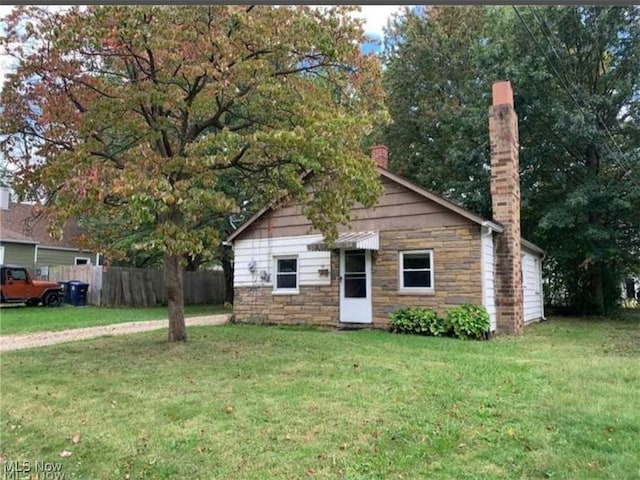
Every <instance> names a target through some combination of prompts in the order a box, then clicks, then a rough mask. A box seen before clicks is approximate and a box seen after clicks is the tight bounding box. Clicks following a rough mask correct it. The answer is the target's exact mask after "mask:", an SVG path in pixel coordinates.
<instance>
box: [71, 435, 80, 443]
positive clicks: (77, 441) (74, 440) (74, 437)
mask: <svg viewBox="0 0 640 480" xmlns="http://www.w3.org/2000/svg"><path fill="white" fill-rule="evenodd" d="M71 441H72V442H73V443H75V444H78V443H80V432H78V433H76V434H75V435H74V436H73V437H72V438H71Z"/></svg>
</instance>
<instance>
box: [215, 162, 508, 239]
mask: <svg viewBox="0 0 640 480" xmlns="http://www.w3.org/2000/svg"><path fill="white" fill-rule="evenodd" d="M376 169H377V171H378V173H379V174H380V175H381V176H382V177H385V178H387V179H389V180H391V181H392V182H395V183H397V184H399V185H401V186H403V187H404V188H406V189H408V190H411V191H412V192H414V193H417V194H418V195H420V196H421V197H423V198H424V199H425V200H430V201H432V202H434V203H436V204H438V205H440V206H442V207H444V208H446V209H447V210H449V211H451V212H453V213H456V214H458V215H460V216H462V217H464V218H466V219H467V220H470V221H472V222H473V223H476V224H478V225H480V226H484V227H488V228H490V229H491V230H493V231H494V232H502V231H503V230H504V228H503V227H502V225H500V224H498V223H496V222H493V221H491V220H486V219H484V218H482V217H480V216H478V215H476V214H475V213H473V212H471V211H469V210H467V209H466V208H463V207H461V206H460V205H456V204H455V203H453V202H451V201H450V200H447V199H446V198H444V197H442V196H440V195H437V194H435V193H433V192H430V191H429V190H425V189H424V188H422V187H419V186H417V185H416V184H415V183H412V182H410V181H409V180H407V179H406V178H403V177H401V176H399V175H396V174H394V173H391V172H389V171H388V170H386V169H384V168H381V167H376ZM272 209H273V204H270V205H267V206H266V207H264V208H262V209H261V210H260V211H258V212H257V213H256V214H255V215H253V216H252V217H251V218H249V220H247V221H246V222H245V223H243V224H242V225H241V226H240V227H238V229H237V230H236V231H235V232H233V233H232V234H231V235H229V237H228V238H227V242H233V241H234V240H235V239H236V238H238V236H240V235H241V234H242V232H244V231H245V230H247V229H248V228H249V227H250V226H251V225H253V224H254V223H255V222H256V221H257V220H258V219H260V218H261V217H262V216H263V215H265V214H266V213H267V212H268V211H270V210H272Z"/></svg>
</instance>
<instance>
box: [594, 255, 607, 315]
mask: <svg viewBox="0 0 640 480" xmlns="http://www.w3.org/2000/svg"><path fill="white" fill-rule="evenodd" d="M591 294H592V295H593V301H594V303H595V307H596V311H595V312H594V313H595V314H597V315H604V314H605V309H604V280H603V275H602V263H601V262H596V263H595V264H594V265H593V267H592V268H591Z"/></svg>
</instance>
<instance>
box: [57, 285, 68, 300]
mask: <svg viewBox="0 0 640 480" xmlns="http://www.w3.org/2000/svg"><path fill="white" fill-rule="evenodd" d="M58 283H59V284H60V285H62V291H63V292H64V297H62V301H63V302H64V303H71V286H70V285H69V282H58Z"/></svg>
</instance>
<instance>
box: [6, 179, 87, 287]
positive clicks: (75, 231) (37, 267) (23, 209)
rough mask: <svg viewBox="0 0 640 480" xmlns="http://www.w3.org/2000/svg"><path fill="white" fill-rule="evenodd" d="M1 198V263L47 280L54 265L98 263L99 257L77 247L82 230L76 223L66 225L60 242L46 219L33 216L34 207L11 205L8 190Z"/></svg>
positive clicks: (20, 204) (23, 204)
mask: <svg viewBox="0 0 640 480" xmlns="http://www.w3.org/2000/svg"><path fill="white" fill-rule="evenodd" d="M4 192H6V193H4ZM0 199H1V200H2V201H1V202H0V207H1V208H0V216H1V218H0V224H1V228H0V263H11V264H17V265H22V266H25V267H27V268H28V269H30V270H32V271H33V272H34V273H35V275H36V276H37V277H45V278H46V277H47V276H48V269H49V267H51V266H54V265H84V264H93V265H96V264H97V263H96V261H97V255H96V254H95V253H93V252H89V251H86V250H83V249H82V248H80V246H79V245H78V238H79V237H80V235H81V234H82V230H81V229H80V228H79V227H78V225H77V223H76V222H67V224H66V225H65V227H64V230H63V239H62V240H60V241H58V240H55V239H53V238H52V237H51V236H50V235H49V233H48V232H47V228H48V225H47V223H46V219H45V218H44V217H34V215H33V207H34V206H33V205H29V204H26V203H10V202H9V200H8V199H9V196H8V191H7V190H6V189H3V192H2V193H0Z"/></svg>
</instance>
